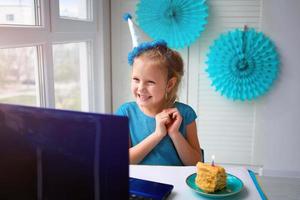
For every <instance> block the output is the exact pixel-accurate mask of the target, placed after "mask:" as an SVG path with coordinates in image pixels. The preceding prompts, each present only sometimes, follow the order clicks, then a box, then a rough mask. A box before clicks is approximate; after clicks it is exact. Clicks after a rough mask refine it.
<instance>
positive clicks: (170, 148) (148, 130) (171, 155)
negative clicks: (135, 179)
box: [116, 102, 197, 166]
mask: <svg viewBox="0 0 300 200" xmlns="http://www.w3.org/2000/svg"><path fill="white" fill-rule="evenodd" d="M174 106H175V107H176V108H177V109H178V111H179V112H180V114H181V116H182V123H181V126H180V128H179V131H180V133H181V134H182V135H183V136H184V137H185V138H186V126H187V125H189V124H190V123H191V122H193V121H195V119H196V118H197V115H196V113H195V111H194V110H193V108H191V107H190V106H188V105H186V104H183V103H180V102H175V104H174ZM116 114H117V115H121V116H127V117H128V118H129V131H130V139H131V145H132V146H135V145H137V144H139V143H140V142H141V141H142V140H144V139H145V138H146V137H148V136H149V135H150V134H152V133H153V132H154V131H155V118H154V117H150V116H147V115H145V114H144V113H143V112H142V111H141V110H140V108H139V107H138V105H137V103H136V102H128V103H125V104H123V105H121V106H120V108H119V109H118V110H117V112H116ZM140 164H145V165H177V166H180V165H183V163H182V161H181V159H180V158H179V155H178V153H177V151H176V149H175V146H174V144H173V142H172V140H171V138H170V137H169V136H168V135H166V137H164V138H163V139H162V140H161V141H160V143H159V144H158V145H157V146H156V147H154V148H153V150H152V151H151V152H150V153H149V154H148V155H147V156H146V157H145V158H144V159H143V160H142V161H141V163H140Z"/></svg>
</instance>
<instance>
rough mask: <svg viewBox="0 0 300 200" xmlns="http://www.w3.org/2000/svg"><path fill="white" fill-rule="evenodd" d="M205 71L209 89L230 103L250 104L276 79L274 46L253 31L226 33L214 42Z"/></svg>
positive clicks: (277, 62)
mask: <svg viewBox="0 0 300 200" xmlns="http://www.w3.org/2000/svg"><path fill="white" fill-rule="evenodd" d="M207 64H208V67H207V69H206V71H207V72H208V75H209V77H210V78H211V80H212V86H214V87H215V89H216V90H217V91H219V92H220V93H221V94H222V95H225V96H226V97H227V98H229V99H233V100H237V99H238V100H242V101H244V100H253V99H256V98H257V97H258V96H261V95H262V94H264V93H265V92H267V91H268V90H269V88H270V87H271V85H272V83H273V82H274V80H275V79H276V78H277V76H278V72H279V57H278V54H277V52H276V49H275V46H274V44H273V43H272V42H271V40H270V39H269V38H268V37H266V36H265V35H264V34H263V33H261V32H256V31H255V30H254V29H247V28H245V29H244V30H239V29H235V30H233V31H229V32H227V33H225V34H221V36H220V37H219V38H218V39H217V40H215V41H214V44H213V45H212V46H211V47H210V52H209V53H208V61H207Z"/></svg>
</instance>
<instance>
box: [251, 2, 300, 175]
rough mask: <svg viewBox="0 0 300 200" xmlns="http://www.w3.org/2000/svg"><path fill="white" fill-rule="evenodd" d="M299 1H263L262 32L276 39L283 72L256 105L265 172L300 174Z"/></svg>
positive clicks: (257, 128) (268, 173)
mask: <svg viewBox="0 0 300 200" xmlns="http://www.w3.org/2000/svg"><path fill="white" fill-rule="evenodd" d="M299 10H300V1H299V0H286V1H283V0H263V18H262V31H264V33H265V34H266V35H268V36H269V37H271V39H272V40H273V41H274V43H275V45H276V46H277V48H278V52H279V54H280V57H281V66H280V68H281V72H280V76H279V80H277V82H276V84H275V86H274V88H273V89H272V90H271V91H270V93H269V94H268V95H267V96H266V97H265V98H262V100H261V101H260V102H259V103H258V104H257V126H256V131H257V133H258V134H261V135H263V141H264V145H263V155H262V160H263V165H264V170H263V173H264V174H265V175H275V176H277V175H279V176H280V175H282V176H294V177H295V176H298V177H300V156H299V153H300V145H299V142H300V88H299V85H300V64H299V63H300V62H299V58H300V38H299V37H300V26H299V25H300V12H299Z"/></svg>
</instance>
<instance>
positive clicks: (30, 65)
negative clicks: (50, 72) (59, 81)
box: [0, 47, 39, 106]
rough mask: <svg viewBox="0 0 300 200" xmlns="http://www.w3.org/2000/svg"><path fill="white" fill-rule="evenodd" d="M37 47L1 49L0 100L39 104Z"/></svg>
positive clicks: (2, 101) (3, 101)
mask: <svg viewBox="0 0 300 200" xmlns="http://www.w3.org/2000/svg"><path fill="white" fill-rule="evenodd" d="M37 69H38V63H37V47H22V48H8V49H0V102H1V103H13V104H21V105H32V106H35V105H38V102H39V100H38V96H39V93H38V91H37V88H38V86H37V83H38V81H36V73H37Z"/></svg>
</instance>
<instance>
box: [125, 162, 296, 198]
mask: <svg viewBox="0 0 300 200" xmlns="http://www.w3.org/2000/svg"><path fill="white" fill-rule="evenodd" d="M225 169H226V171H227V170H229V171H228V172H230V170H232V168H227V167H225ZM195 172H196V167H175V166H149V165H130V176H131V177H135V178H140V179H146V180H152V181H157V182H163V183H169V184H172V185H174V189H173V191H172V193H171V195H170V196H169V198H168V199H170V200H193V199H198V200H199V199H205V198H203V197H202V196H200V195H198V194H197V193H195V192H194V191H193V190H191V189H190V188H189V187H188V186H187V185H186V183H185V180H186V177H188V176H189V175H190V174H192V173H195ZM258 180H259V182H260V183H261V186H262V189H263V191H264V192H265V194H266V196H267V197H268V198H269V200H283V199H284V200H300V179H296V178H295V179H291V178H274V177H263V176H261V177H259V178H258ZM243 182H244V185H245V188H247V189H244V190H243V191H242V192H241V193H239V194H238V195H236V196H234V197H232V198H229V199H230V200H231V199H234V200H237V199H243V200H252V199H253V200H258V199H257V198H254V196H255V195H253V194H254V193H256V192H257V191H256V190H255V191H254V189H253V188H251V187H247V180H246V183H245V180H243ZM248 184H249V183H248Z"/></svg>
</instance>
